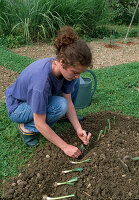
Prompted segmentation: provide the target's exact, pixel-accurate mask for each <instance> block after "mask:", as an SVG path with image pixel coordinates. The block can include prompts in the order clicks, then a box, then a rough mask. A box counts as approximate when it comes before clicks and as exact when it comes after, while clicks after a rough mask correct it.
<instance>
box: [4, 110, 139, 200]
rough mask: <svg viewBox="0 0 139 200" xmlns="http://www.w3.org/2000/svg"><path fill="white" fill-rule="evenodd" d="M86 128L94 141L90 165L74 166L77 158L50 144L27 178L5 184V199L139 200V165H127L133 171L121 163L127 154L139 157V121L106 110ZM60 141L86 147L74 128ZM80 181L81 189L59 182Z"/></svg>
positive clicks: (41, 151)
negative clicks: (99, 135)
mask: <svg viewBox="0 0 139 200" xmlns="http://www.w3.org/2000/svg"><path fill="white" fill-rule="evenodd" d="M114 117H115V120H114ZM107 119H110V124H111V130H107V132H106V135H105V136H103V135H102V137H101V138H100V140H99V141H98V140H97V139H98V134H99V132H100V130H104V129H105V126H106V125H107V126H108V122H107ZM114 122H115V123H114ZM81 124H82V126H83V127H84V129H86V130H87V131H90V132H92V134H93V136H94V138H93V141H92V144H91V146H90V147H89V150H88V152H87V154H86V156H85V157H84V158H83V159H87V158H91V161H90V162H89V163H82V164H77V165H75V164H71V163H70V161H71V160H73V159H71V158H69V157H68V156H66V155H65V154H64V153H63V152H62V151H61V150H60V149H59V148H57V147H56V146H55V145H53V144H52V143H50V142H48V141H47V142H46V145H44V146H43V147H38V149H37V151H36V154H35V157H34V158H32V159H31V160H30V161H29V162H28V168H27V169H26V170H25V171H24V172H23V173H22V174H19V175H18V177H15V178H13V179H11V180H10V181H9V182H5V183H4V194H3V197H2V198H3V199H4V200H8V199H14V200H27V199H29V200H40V199H42V197H43V195H45V194H47V195H48V196H51V197H53V196H54V197H56V196H64V195H68V194H75V197H74V198H73V199H75V200H98V199H99V200H101V199H112V200H117V199H120V200H125V199H126V200H127V199H130V200H131V199H139V181H138V180H139V173H138V172H139V161H132V160H130V159H127V160H126V161H124V162H125V164H126V165H127V166H128V170H127V168H125V167H124V165H123V164H122V163H121V160H123V158H124V157H125V156H127V155H130V156H132V157H136V156H139V151H138V150H139V119H134V118H131V117H129V116H124V115H122V114H118V113H113V112H106V111H102V112H99V113H95V114H91V115H88V116H86V117H85V120H84V121H83V122H81ZM60 136H61V137H62V138H63V139H64V140H65V141H67V142H68V143H70V144H73V145H75V146H78V147H80V145H81V141H80V140H79V139H78V138H77V137H76V136H75V131H74V130H73V128H72V127H71V126H70V127H69V129H68V130H66V131H63V132H62V133H61V135H60ZM77 167H83V171H82V172H72V173H67V174H61V172H62V170H67V169H73V168H77ZM74 177H78V178H79V179H78V182H77V183H75V186H69V185H62V186H58V187H55V186H54V182H63V181H67V180H69V179H71V178H74ZM69 199H70V198H69Z"/></svg>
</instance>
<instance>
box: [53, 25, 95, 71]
mask: <svg viewBox="0 0 139 200" xmlns="http://www.w3.org/2000/svg"><path fill="white" fill-rule="evenodd" d="M54 46H55V48H56V55H57V58H56V59H57V60H60V59H62V60H63V63H64V68H68V67H69V66H76V65H78V64H80V65H81V66H83V67H88V66H89V65H90V64H91V61H92V54H91V51H90V49H89V47H88V45H87V44H86V42H85V41H83V40H80V39H79V37H78V36H77V35H76V33H75V31H74V29H73V28H72V27H70V26H64V27H63V28H61V29H60V30H59V32H58V34H57V36H56V38H55V40H54Z"/></svg>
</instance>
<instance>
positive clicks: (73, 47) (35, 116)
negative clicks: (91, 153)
mask: <svg viewBox="0 0 139 200" xmlns="http://www.w3.org/2000/svg"><path fill="white" fill-rule="evenodd" d="M54 46H55V47H56V55H57V56H56V57H54V58H45V59H40V60H38V61H35V62H34V63H32V64H31V65H29V66H28V67H27V68H25V69H24V70H23V71H22V72H21V74H20V75H19V77H18V78H17V80H16V82H15V83H13V84H12V85H11V86H10V87H8V88H7V89H6V91H5V96H6V106H7V110H8V115H9V117H10V119H11V120H12V121H14V122H16V123H18V131H19V133H20V136H21V137H22V139H23V141H24V143H26V144H27V145H29V146H31V147H32V146H36V145H38V139H37V137H36V134H35V133H37V132H40V133H41V134H42V135H43V136H44V137H45V138H47V139H48V140H49V141H51V142H52V143H53V144H55V145H56V146H58V147H59V148H60V149H61V150H63V151H64V153H65V154H66V155H68V156H70V157H72V158H77V157H78V156H79V155H81V151H80V150H79V149H78V148H77V147H75V146H73V145H70V144H67V143H66V142H65V141H64V140H63V139H62V138H60V137H59V136H58V135H57V134H56V133H55V132H54V131H53V130H52V128H51V127H52V125H53V124H54V123H56V122H57V121H58V120H59V119H60V118H61V117H63V116H64V115H65V114H66V116H67V118H68V119H69V121H70V122H71V124H72V125H73V127H74V129H75V131H76V133H77V136H78V137H79V138H80V139H81V140H82V141H83V143H84V144H85V145H87V144H88V143H89V140H90V137H91V133H89V134H88V135H87V134H86V131H85V130H83V129H82V127H81V124H80V122H79V120H78V117H77V114H76V111H75V108H74V106H75V104H76V98H77V93H78V89H79V77H80V74H81V73H83V72H84V71H85V70H86V69H87V67H88V66H89V65H90V64H91V60H92V55H91V52H90V49H89V47H88V46H87V44H86V43H85V42H84V41H82V40H80V39H79V38H78V36H77V35H76V33H75V32H74V30H73V29H72V28H71V27H69V26H65V27H63V28H62V29H61V30H60V31H59V33H58V35H57V37H56V38H55V40H54Z"/></svg>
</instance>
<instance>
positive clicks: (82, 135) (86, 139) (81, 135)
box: [77, 130, 91, 145]
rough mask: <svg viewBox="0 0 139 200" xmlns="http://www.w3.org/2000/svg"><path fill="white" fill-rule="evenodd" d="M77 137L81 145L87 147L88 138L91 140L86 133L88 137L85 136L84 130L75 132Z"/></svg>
mask: <svg viewBox="0 0 139 200" xmlns="http://www.w3.org/2000/svg"><path fill="white" fill-rule="evenodd" d="M77 135H78V137H79V138H80V139H81V140H82V141H83V143H84V144H85V145H88V143H89V140H90V138H91V133H88V135H87V134H86V131H85V130H79V131H78V132H77Z"/></svg>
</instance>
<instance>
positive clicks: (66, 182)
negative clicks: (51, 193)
mask: <svg viewBox="0 0 139 200" xmlns="http://www.w3.org/2000/svg"><path fill="white" fill-rule="evenodd" d="M76 181H78V177H75V178H72V179H70V180H69V181H65V182H62V183H57V182H55V183H54V186H55V187H57V186H59V185H71V186H74V182H76Z"/></svg>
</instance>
